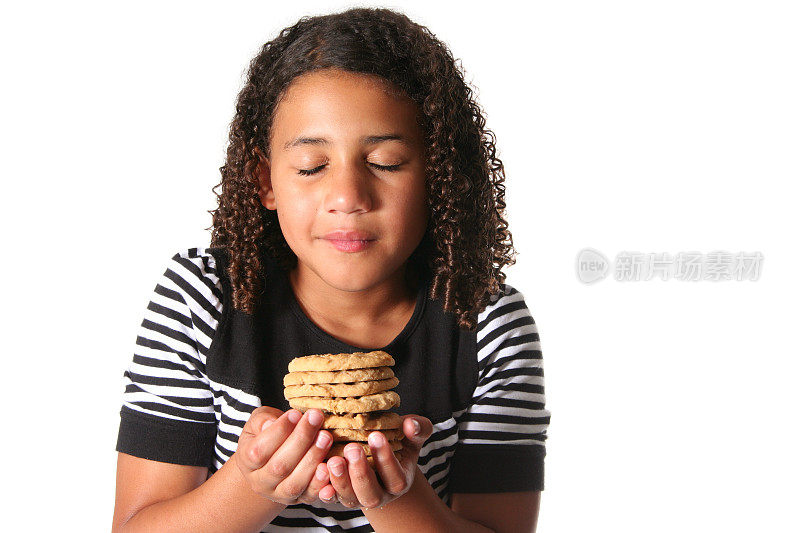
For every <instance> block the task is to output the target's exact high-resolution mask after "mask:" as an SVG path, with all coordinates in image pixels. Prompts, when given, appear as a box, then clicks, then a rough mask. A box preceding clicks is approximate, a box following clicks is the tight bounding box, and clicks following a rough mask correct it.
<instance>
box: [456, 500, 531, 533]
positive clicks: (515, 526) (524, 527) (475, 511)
mask: <svg viewBox="0 0 800 533" xmlns="http://www.w3.org/2000/svg"><path fill="white" fill-rule="evenodd" d="M540 496H541V491H538V490H537V491H526V492H501V493H484V494H470V493H456V494H453V495H452V497H451V500H450V506H451V508H452V509H453V511H454V512H456V513H458V514H459V515H461V516H463V517H464V518H466V519H468V520H472V521H474V522H478V523H479V524H483V525H485V526H487V527H490V528H491V529H492V530H493V531H496V532H497V533H535V531H536V523H537V521H538V519H539V499H540Z"/></svg>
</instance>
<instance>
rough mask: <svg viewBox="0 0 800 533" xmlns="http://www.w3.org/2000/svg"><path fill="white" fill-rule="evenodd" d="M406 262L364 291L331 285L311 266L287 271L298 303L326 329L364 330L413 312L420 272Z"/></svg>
mask: <svg viewBox="0 0 800 533" xmlns="http://www.w3.org/2000/svg"><path fill="white" fill-rule="evenodd" d="M407 265H408V263H407V264H406V265H403V267H401V268H400V269H398V270H397V271H396V272H395V273H394V274H393V275H392V276H391V277H389V278H387V279H386V280H384V281H383V282H381V283H380V284H378V285H376V286H374V287H370V288H369V289H365V290H362V291H344V290H340V289H337V288H336V287H332V286H331V285H329V284H328V283H326V282H325V281H324V280H323V279H321V278H320V277H319V276H317V275H316V274H314V273H313V272H312V271H310V270H309V269H303V268H300V267H296V268H294V269H293V270H291V271H290V272H289V274H288V277H289V283H290V285H291V287H292V290H293V291H294V294H295V298H296V300H297V303H298V304H299V305H300V307H301V308H302V309H303V311H304V312H305V313H306V315H307V316H308V317H309V318H311V319H312V320H313V321H314V322H315V323H317V325H319V326H321V327H323V329H329V328H333V329H340V330H346V329H353V330H355V329H361V328H367V327H377V326H380V325H382V324H386V323H390V322H392V321H394V320H396V319H398V317H402V316H405V315H407V314H409V311H410V312H413V310H414V307H415V305H416V298H417V291H418V289H419V284H420V283H421V282H422V280H421V275H420V272H419V271H418V270H417V269H416V268H415V267H413V266H407Z"/></svg>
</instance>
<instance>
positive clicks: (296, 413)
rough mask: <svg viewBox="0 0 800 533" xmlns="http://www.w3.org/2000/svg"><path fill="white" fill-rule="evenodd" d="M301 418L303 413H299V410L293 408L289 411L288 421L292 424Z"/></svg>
mask: <svg viewBox="0 0 800 533" xmlns="http://www.w3.org/2000/svg"><path fill="white" fill-rule="evenodd" d="M301 418H303V415H302V414H300V411H295V410H291V411H289V422H291V423H292V424H297V423H298V422H299V421H300V419H301Z"/></svg>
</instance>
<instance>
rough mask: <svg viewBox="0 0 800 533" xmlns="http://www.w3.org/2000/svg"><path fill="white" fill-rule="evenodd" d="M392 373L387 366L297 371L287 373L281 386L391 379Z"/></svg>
mask: <svg viewBox="0 0 800 533" xmlns="http://www.w3.org/2000/svg"><path fill="white" fill-rule="evenodd" d="M393 377H394V372H393V371H392V369H391V368H389V367H388V366H380V367H377V368H354V369H351V370H338V371H329V372H310V371H302V370H301V371H299V372H289V373H288V374H286V375H285V376H284V377H283V386H284V387H288V386H289V385H309V384H313V383H356V382H358V381H372V380H375V379H388V378H393Z"/></svg>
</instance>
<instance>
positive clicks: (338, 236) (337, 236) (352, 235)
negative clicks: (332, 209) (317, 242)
mask: <svg viewBox="0 0 800 533" xmlns="http://www.w3.org/2000/svg"><path fill="white" fill-rule="evenodd" d="M322 238H323V239H325V240H328V241H374V240H375V239H376V237H375V235H373V234H372V233H370V232H368V231H363V230H344V229H340V230H336V231H332V232H330V233H328V234H326V235H325V236H324V237H322Z"/></svg>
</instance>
